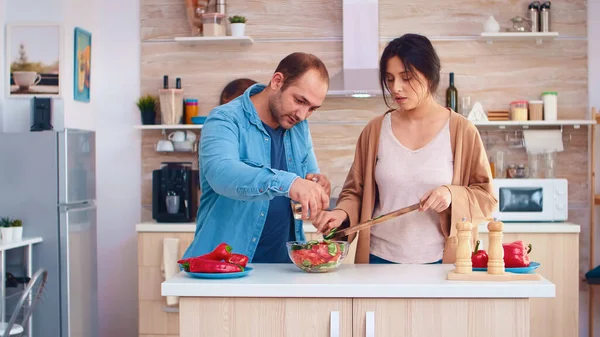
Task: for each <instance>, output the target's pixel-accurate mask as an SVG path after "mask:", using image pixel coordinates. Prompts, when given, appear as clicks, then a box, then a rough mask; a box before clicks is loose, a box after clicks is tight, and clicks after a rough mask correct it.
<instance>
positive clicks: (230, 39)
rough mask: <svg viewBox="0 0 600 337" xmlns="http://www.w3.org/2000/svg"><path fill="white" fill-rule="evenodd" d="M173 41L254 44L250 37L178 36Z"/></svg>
mask: <svg viewBox="0 0 600 337" xmlns="http://www.w3.org/2000/svg"><path fill="white" fill-rule="evenodd" d="M175 41H176V42H188V43H193V44H239V45H251V44H254V39H252V38H251V37H250V36H180V37H176V38H175Z"/></svg>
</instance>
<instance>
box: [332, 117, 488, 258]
mask: <svg viewBox="0 0 600 337" xmlns="http://www.w3.org/2000/svg"><path fill="white" fill-rule="evenodd" d="M390 112H391V111H388V112H387V113H390ZM387 113H386V114H387ZM384 116H385V114H384V115H382V116H379V117H376V118H374V119H373V120H371V121H370V122H369V124H367V126H366V127H365V128H364V130H363V131H362V133H361V134H360V137H359V138H358V141H357V144H356V152H355V154H354V162H353V164H352V167H351V168H350V171H349V172H348V176H347V178H346V182H345V183H344V187H343V190H342V192H341V193H340V196H339V199H338V203H337V205H336V209H340V210H343V211H345V212H346V213H347V214H348V221H347V222H346V223H345V224H343V225H342V226H343V227H346V226H348V225H349V226H355V225H357V224H358V223H360V222H364V221H367V220H369V219H371V217H372V215H373V210H374V208H375V202H376V198H377V185H376V183H375V161H376V158H377V151H378V148H379V134H380V132H381V124H382V121H383V118H384ZM450 139H451V142H452V144H451V145H452V152H453V155H454V175H453V178H452V184H451V185H448V186H447V187H448V188H449V189H450V192H451V194H452V203H451V205H450V207H449V208H448V209H446V210H445V211H443V212H442V213H440V223H441V227H442V233H443V234H444V236H445V237H446V244H445V248H444V256H443V259H442V262H443V263H454V261H455V259H456V248H457V245H458V238H457V230H456V223H457V222H458V221H461V220H462V218H463V217H464V218H466V219H467V221H471V222H472V223H473V224H474V226H473V230H472V232H473V235H472V237H473V242H476V240H477V238H478V234H479V233H478V230H477V224H478V223H480V222H482V221H485V219H489V218H490V217H491V214H492V211H493V209H494V208H495V207H496V205H497V202H498V201H497V199H496V197H495V196H494V194H493V190H492V173H491V169H490V165H489V162H488V159H487V155H486V153H485V148H484V147H483V143H482V141H481V137H480V136H479V132H478V130H477V128H476V127H475V126H474V125H473V124H472V123H471V122H470V121H468V120H467V119H466V118H464V117H463V116H461V115H459V114H457V113H456V112H452V113H451V114H450ZM406 206H408V205H406ZM355 237H356V234H351V235H350V236H349V237H348V241H349V242H352V241H353V240H354V239H355ZM370 239H371V234H370V230H368V229H366V230H362V231H360V232H359V233H358V242H357V247H356V257H355V263H369V252H370Z"/></svg>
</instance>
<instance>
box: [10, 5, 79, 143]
mask: <svg viewBox="0 0 600 337" xmlns="http://www.w3.org/2000/svg"><path fill="white" fill-rule="evenodd" d="M4 4H5V5H4V6H3V7H4V8H5V9H6V11H5V22H4V23H6V24H12V23H17V22H34V23H37V22H44V23H61V22H62V21H63V20H64V12H63V4H62V0H45V1H44V0H4ZM3 28H4V25H3ZM3 32H4V29H3ZM64 33H65V31H64V30H63V50H66V49H65V48H66V46H65V44H64ZM72 49H73V48H72V47H71V50H72ZM2 53H3V55H2V58H3V62H2V64H1V65H2V68H3V69H2V75H3V76H2V77H1V79H2V82H3V83H2V86H0V89H2V93H1V94H0V102H2V103H0V104H2V108H3V109H2V119H3V123H2V125H3V128H2V130H4V131H5V132H15V131H28V130H29V127H30V122H31V119H30V109H29V106H30V99H31V98H30V97H28V98H13V97H11V98H7V97H6V93H5V92H4V91H5V90H6V85H7V84H6V83H4V80H5V77H4V73H5V72H6V68H5V67H6V66H7V64H6V62H4V61H5V60H4V58H5V55H4V53H5V35H4V34H3V38H2ZM63 60H64V58H63V59H61V60H60V62H63ZM60 76H61V77H60V81H61V82H62V83H64V82H65V77H64V76H63V74H60ZM62 95H63V98H64V97H65V91H64V88H63V91H62ZM67 97H68V96H67ZM71 97H72V96H71ZM53 104H54V106H53V126H54V128H55V129H58V130H60V129H61V128H62V126H63V118H62V116H63V111H64V110H63V106H64V100H63V99H57V100H54V102H53Z"/></svg>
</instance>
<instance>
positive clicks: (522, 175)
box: [515, 165, 525, 178]
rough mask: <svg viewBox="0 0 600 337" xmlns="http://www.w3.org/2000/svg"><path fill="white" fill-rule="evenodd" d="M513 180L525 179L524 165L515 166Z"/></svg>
mask: <svg viewBox="0 0 600 337" xmlns="http://www.w3.org/2000/svg"><path fill="white" fill-rule="evenodd" d="M515 178H525V165H517V172H516V174H515Z"/></svg>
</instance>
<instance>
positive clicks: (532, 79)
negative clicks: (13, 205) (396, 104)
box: [141, 0, 590, 300]
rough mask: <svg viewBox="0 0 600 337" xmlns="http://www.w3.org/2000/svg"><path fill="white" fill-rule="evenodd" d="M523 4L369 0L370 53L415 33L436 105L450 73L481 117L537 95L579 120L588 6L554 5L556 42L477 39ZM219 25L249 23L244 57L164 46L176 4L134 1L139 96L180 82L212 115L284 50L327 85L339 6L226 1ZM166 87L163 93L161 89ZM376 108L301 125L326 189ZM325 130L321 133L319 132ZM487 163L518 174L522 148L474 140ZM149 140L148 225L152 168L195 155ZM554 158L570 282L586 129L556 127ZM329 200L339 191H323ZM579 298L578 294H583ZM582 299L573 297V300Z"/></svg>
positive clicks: (334, 62) (177, 0)
mask: <svg viewBox="0 0 600 337" xmlns="http://www.w3.org/2000/svg"><path fill="white" fill-rule="evenodd" d="M527 4H528V1H527V0H493V1H481V0H453V1H446V0H432V1H429V2H427V3H423V2H419V1H417V0H404V1H397V0H380V1H379V6H380V23H379V24H380V50H382V49H383V48H384V47H385V45H386V44H387V42H388V41H389V40H390V39H392V38H394V37H398V36H400V35H402V34H404V33H409V32H410V33H421V34H425V35H427V36H428V37H430V39H431V40H432V41H433V44H434V47H435V48H436V50H437V52H438V54H439V56H440V59H441V62H442V78H441V83H440V88H439V90H438V95H439V100H440V102H441V101H442V100H443V97H444V92H445V89H446V87H447V83H448V73H449V72H454V73H455V81H456V86H457V88H458V91H459V96H464V95H469V96H471V97H472V101H473V102H475V101H478V102H481V103H482V105H483V107H484V109H485V110H486V111H487V110H498V109H503V110H506V109H508V105H509V103H510V102H511V101H514V100H520V99H527V100H531V99H539V97H540V95H541V93H542V92H543V91H558V93H559V112H558V114H559V118H560V119H585V118H588V117H587V116H588V93H587V85H588V78H587V74H588V69H587V41H586V32H587V23H586V18H587V6H586V1H585V0H569V1H561V2H556V3H554V2H553V8H552V14H551V15H552V22H551V24H552V30H554V31H558V32H559V33H560V38H559V39H558V40H555V41H551V42H544V43H543V44H541V45H537V44H535V43H534V42H498V43H494V44H487V43H485V42H484V41H479V40H478V39H477V37H478V36H479V34H480V33H481V31H482V30H483V23H484V21H485V20H486V19H487V18H488V16H489V15H493V16H494V17H495V18H496V20H497V21H498V22H499V23H500V24H501V27H502V29H505V28H508V27H510V25H511V22H510V18H512V17H514V16H516V15H521V16H525V15H526V9H527ZM227 10H228V13H229V14H230V15H235V14H237V15H245V16H246V17H247V18H248V20H249V21H248V24H247V27H246V33H247V35H250V36H252V37H253V38H255V39H256V43H255V44H253V45H250V46H237V45H194V44H186V43H177V42H174V41H171V40H172V38H173V37H176V36H186V35H188V27H187V21H186V17H185V8H184V1H183V0H141V39H142V48H141V87H142V93H143V94H145V93H152V94H154V93H156V90H157V89H159V88H160V87H161V85H162V76H163V75H169V77H170V78H171V80H172V81H174V79H175V77H181V79H182V84H183V88H184V90H185V92H186V96H187V97H194V98H198V99H199V101H200V114H201V115H207V114H208V113H209V112H210V110H211V109H212V108H213V107H214V106H215V105H216V104H217V102H218V97H219V94H220V92H221V90H222V88H223V87H224V86H225V84H226V83H228V82H229V81H230V80H233V79H235V78H239V77H248V78H252V79H254V80H257V81H259V82H263V83H266V82H267V81H268V80H269V79H270V76H271V74H272V72H273V70H274V69H275V67H276V66H277V64H278V62H279V61H280V60H281V59H282V58H283V57H284V56H286V55H287V54H289V53H291V52H295V51H304V52H310V53H313V54H315V55H317V56H318V57H320V58H321V59H322V60H323V61H324V62H325V64H326V66H327V67H328V70H329V72H330V75H333V74H334V73H337V72H338V71H340V70H341V67H342V40H341V37H342V21H341V20H342V15H341V13H342V1H341V0H329V1H322V0H285V1H284V0H227ZM172 83H174V82H172ZM386 109H387V107H386V106H385V104H384V103H383V101H382V99H381V98H369V99H349V98H330V97H328V98H327V99H326V101H325V103H324V105H323V107H322V108H321V109H320V110H319V111H317V112H316V113H315V114H314V115H313V116H312V117H311V119H310V122H311V123H312V126H311V132H312V135H313V138H314V143H315V149H316V153H317V157H318V160H319V165H320V167H321V169H322V171H323V172H324V173H326V174H327V175H328V176H329V177H330V179H331V181H332V185H333V186H334V187H336V186H341V185H342V184H343V181H344V178H345V177H346V174H347V172H348V169H349V167H350V164H351V162H352V158H353V155H354V146H355V142H356V139H357V137H358V135H359V134H360V132H361V130H362V128H363V125H364V124H366V122H367V121H368V120H370V119H371V118H373V117H374V116H376V115H378V114H381V113H383V112H384V111H385V110H386ZM323 122H327V123H323ZM481 133H482V137H483V138H484V142H485V144H486V148H487V150H488V154H489V155H490V156H492V155H493V154H494V153H495V151H496V150H497V149H504V150H506V151H508V152H507V154H506V157H507V158H509V159H508V163H524V164H526V163H527V156H526V153H525V150H524V149H523V148H511V147H509V143H507V142H506V141H505V138H506V136H507V135H509V136H512V135H513V132H512V131H503V130H498V129H493V128H486V129H481ZM161 137H162V135H161V134H160V131H144V134H143V150H142V155H143V187H142V192H143V205H142V207H143V209H144V214H143V217H144V220H151V213H150V210H151V206H150V204H151V194H152V192H151V171H152V170H153V169H156V168H158V167H159V165H160V162H162V161H173V160H188V161H192V162H194V165H196V162H197V157H196V155H185V154H184V155H181V154H177V155H175V154H170V155H158V154H156V153H155V152H154V146H155V144H156V141H157V140H158V139H160V138H161ZM563 139H564V142H565V143H564V144H565V151H564V152H562V153H560V154H559V155H558V168H557V171H556V174H557V176H558V177H563V178H567V179H568V180H569V189H570V191H569V198H570V205H569V207H570V211H569V221H572V222H575V223H577V224H579V225H581V229H582V235H581V236H580V237H581V242H580V247H581V251H580V252H581V273H582V275H581V276H582V278H583V273H584V272H585V271H587V266H588V258H589V256H588V255H589V242H588V236H589V235H588V231H589V213H590V212H589V210H590V208H589V207H590V200H589V199H590V198H589V195H590V193H589V179H588V176H589V168H588V130H587V128H586V127H582V128H581V129H579V130H575V129H573V128H572V127H565V129H564V131H563ZM334 192H335V193H338V192H339V189H338V190H336V191H334ZM581 287H582V290H585V289H586V286H585V285H584V284H582V285H581ZM584 297H585V296H582V300H585V299H584Z"/></svg>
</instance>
